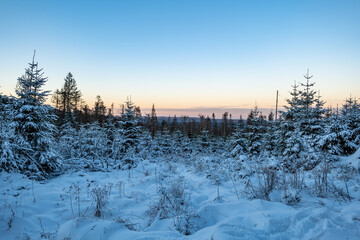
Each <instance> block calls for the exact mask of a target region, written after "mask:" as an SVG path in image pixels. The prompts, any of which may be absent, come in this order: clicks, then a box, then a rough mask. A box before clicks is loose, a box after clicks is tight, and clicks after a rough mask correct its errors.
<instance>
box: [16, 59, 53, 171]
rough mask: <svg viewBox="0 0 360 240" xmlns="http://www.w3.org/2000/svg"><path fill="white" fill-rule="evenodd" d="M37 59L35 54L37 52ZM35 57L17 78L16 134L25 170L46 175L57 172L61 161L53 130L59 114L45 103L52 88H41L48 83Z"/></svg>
mask: <svg viewBox="0 0 360 240" xmlns="http://www.w3.org/2000/svg"><path fill="white" fill-rule="evenodd" d="M34 58H35V54H34ZM34 58H33V60H32V62H31V63H29V68H27V69H25V74H24V75H23V76H22V77H19V78H18V83H17V87H16V90H15V91H16V94H17V95H18V97H19V98H18V99H17V101H16V102H15V116H14V124H15V134H16V136H17V137H18V139H19V144H20V145H21V148H22V149H21V155H22V157H23V161H24V165H23V166H22V167H23V169H24V170H27V171H28V172H27V174H28V175H30V174H32V173H35V174H40V175H42V176H47V175H48V174H50V173H52V172H54V171H57V170H58V167H59V161H58V158H57V154H56V152H54V149H53V146H54V137H53V135H54V133H55V131H56V127H55V125H54V121H55V120H56V116H55V115H54V114H53V109H52V107H50V106H49V105H45V101H46V97H47V96H48V95H49V91H44V90H42V87H43V86H44V85H45V83H46V82H47V78H46V77H44V76H43V72H42V69H39V68H38V63H35V61H34Z"/></svg>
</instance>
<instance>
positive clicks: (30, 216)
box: [0, 150, 360, 240]
mask: <svg viewBox="0 0 360 240" xmlns="http://www.w3.org/2000/svg"><path fill="white" fill-rule="evenodd" d="M358 156H359V150H358V151H357V152H356V153H355V154H354V155H352V156H351V157H348V159H347V161H350V160H351V159H352V160H354V159H355V160H357V163H358V158H357V159H356V157H358ZM352 160H351V161H352ZM155 173H156V174H155ZM180 179H182V180H181V181H180ZM179 182H183V186H184V190H185V193H186V194H187V193H188V194H189V195H186V196H190V197H189V198H188V199H189V201H188V202H189V204H190V207H191V208H192V209H193V210H194V211H195V215H196V217H195V218H194V226H193V233H192V234H191V235H188V236H187V235H183V234H181V233H180V232H179V231H177V230H176V223H177V218H176V217H170V218H168V219H159V218H156V219H155V220H154V221H153V222H152V223H151V225H150V226H149V225H148V224H149V217H148V216H147V215H146V211H147V210H148V209H149V207H150V206H152V205H153V204H154V203H156V202H157V200H158V199H159V195H158V192H157V189H158V188H159V187H160V185H163V186H166V187H169V186H171V184H176V183H179ZM106 184H112V188H111V193H110V198H109V202H108V204H107V205H106V206H105V207H104V210H103V216H102V217H95V216H94V213H95V203H94V201H93V198H92V195H91V189H93V188H94V187H95V186H104V185H106ZM76 185H78V186H79V187H80V193H79V196H80V202H78V201H77V195H76V193H75V192H74V191H73V189H74V188H72V190H71V191H70V190H69V189H70V188H69V187H70V186H76ZM236 185H237V187H238V189H239V191H240V192H241V191H242V190H243V188H244V184H242V183H240V182H236ZM218 187H219V193H220V199H219V198H218V193H217V190H218ZM349 188H350V191H351V195H352V196H353V197H354V199H353V200H352V201H351V202H350V201H348V202H339V201H335V200H331V199H322V198H316V197H313V196H310V195H306V194H305V193H304V194H303V195H302V196H301V199H302V200H301V203H299V204H297V205H293V206H288V205H286V204H284V203H282V202H280V200H281V198H282V196H281V194H282V193H281V192H277V191H274V192H272V193H271V194H270V199H271V200H272V202H270V201H265V200H260V199H254V200H249V199H248V198H247V197H246V196H245V195H241V198H240V200H238V199H237V196H236V193H235V192H234V186H233V183H232V182H231V181H230V180H223V181H221V183H220V184H219V185H216V184H214V183H213V181H212V180H211V179H209V178H206V176H205V175H204V173H202V172H198V171H196V169H195V168H194V167H193V166H191V165H186V164H184V163H183V162H180V161H179V162H177V163H174V162H169V161H165V160H159V161H152V162H150V161H143V162H142V164H139V166H138V167H137V168H134V169H132V170H109V172H70V173H67V174H63V175H61V176H59V177H57V178H53V179H49V180H46V181H42V182H38V181H32V180H29V179H27V178H26V177H24V176H23V175H20V174H15V173H5V172H1V173H0V202H1V203H2V205H1V208H0V210H1V211H0V236H1V239H26V237H27V236H29V237H30V239H61V240H63V239H89V240H90V239H141V240H145V239H146V240H148V239H199V240H201V239H204V240H205V239H213V240H216V239H360V204H359V200H360V194H359V192H358V190H357V188H359V185H358V183H357V185H356V184H351V185H349ZM69 192H72V193H73V194H69ZM70 199H71V201H72V208H71V205H70V202H71V201H70ZM78 203H80V205H78ZM79 206H80V217H79V208H78V207H79ZM71 209H72V210H71ZM12 211H13V214H12ZM12 215H13V220H12V222H11V219H12V217H11V216H12ZM8 224H11V228H9V225H8Z"/></svg>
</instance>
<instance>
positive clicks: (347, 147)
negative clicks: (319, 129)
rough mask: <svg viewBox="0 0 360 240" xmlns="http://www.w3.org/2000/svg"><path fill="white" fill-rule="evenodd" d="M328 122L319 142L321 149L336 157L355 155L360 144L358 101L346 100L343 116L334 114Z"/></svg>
mask: <svg viewBox="0 0 360 240" xmlns="http://www.w3.org/2000/svg"><path fill="white" fill-rule="evenodd" d="M328 122H329V123H328V124H327V125H326V127H325V129H324V132H325V134H324V135H323V136H321V138H320V140H319V146H320V147H321V149H322V150H325V151H327V152H329V153H330V154H334V155H349V154H352V153H354V152H355V151H356V149H358V147H359V143H360V137H359V135H360V105H359V104H357V102H356V100H354V99H353V98H351V97H350V98H349V99H346V100H345V104H344V105H343V107H342V109H341V114H334V115H333V116H332V117H330V118H329V119H328Z"/></svg>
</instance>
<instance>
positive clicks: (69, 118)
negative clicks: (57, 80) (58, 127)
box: [51, 72, 82, 124]
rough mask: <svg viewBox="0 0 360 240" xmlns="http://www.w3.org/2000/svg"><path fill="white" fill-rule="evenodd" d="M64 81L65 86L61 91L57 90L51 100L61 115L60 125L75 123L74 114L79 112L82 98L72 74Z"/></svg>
mask: <svg viewBox="0 0 360 240" xmlns="http://www.w3.org/2000/svg"><path fill="white" fill-rule="evenodd" d="M64 81H65V82H64V86H63V87H62V88H61V89H60V90H58V89H57V90H56V91H55V92H54V94H53V96H52V99H51V101H52V102H53V104H55V107H56V108H57V109H58V110H59V111H60V113H61V114H60V118H59V120H60V124H63V123H66V122H71V123H73V122H74V112H75V111H77V110H78V108H79V105H80V103H81V96H82V94H81V91H80V90H78V88H77V84H76V81H75V78H74V76H73V75H72V73H70V72H69V73H68V74H67V75H66V77H65V79H64Z"/></svg>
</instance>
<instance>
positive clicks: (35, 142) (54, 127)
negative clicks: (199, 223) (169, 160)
mask: <svg viewBox="0 0 360 240" xmlns="http://www.w3.org/2000/svg"><path fill="white" fill-rule="evenodd" d="M304 78H305V82H304V83H300V84H297V83H295V84H294V85H293V86H292V91H291V98H289V99H287V105H286V106H285V109H284V111H281V112H280V116H279V118H278V119H277V120H276V121H275V120H274V114H273V113H270V114H269V115H268V116H265V115H263V114H262V113H261V112H260V111H259V109H258V107H257V106H255V107H254V108H253V109H252V110H251V111H250V113H249V115H248V117H247V119H246V120H243V119H242V117H241V116H240V118H239V119H237V120H235V119H233V117H232V116H231V114H229V113H227V112H226V113H224V114H223V115H222V118H221V119H216V116H215V114H212V116H206V117H205V116H204V115H199V117H198V118H190V117H188V116H180V117H177V116H173V117H168V118H163V119H162V120H160V118H158V117H157V114H156V109H155V106H154V105H153V106H152V111H151V113H150V114H146V115H145V116H142V113H141V109H140V107H139V106H135V105H134V103H133V102H132V101H131V99H130V98H128V99H127V100H126V101H125V102H124V104H122V105H121V107H120V113H118V114H117V113H116V112H115V109H114V104H112V105H111V107H106V106H105V105H104V102H103V100H102V99H101V97H100V96H97V97H96V101H95V103H94V106H93V107H90V106H89V105H88V104H86V103H85V102H84V101H83V99H82V92H81V91H80V90H79V89H78V87H77V84H76V80H75V78H74V76H73V75H72V74H71V73H68V74H67V75H66V77H65V79H64V84H63V86H62V87H61V88H60V89H57V90H55V91H54V93H53V94H52V96H51V102H52V106H50V105H47V104H46V103H45V102H46V99H47V97H49V96H50V92H49V91H46V90H43V87H44V86H45V83H46V82H47V78H46V77H44V73H43V70H42V69H41V68H39V66H38V63H37V62H35V59H34V58H33V59H32V62H31V63H29V67H28V68H26V69H25V73H24V74H23V75H22V76H21V77H19V78H18V79H17V85H16V91H15V92H16V95H17V97H13V96H5V95H3V94H0V118H1V125H0V127H1V134H0V145H1V148H0V167H1V169H2V170H5V171H18V172H22V173H24V174H26V175H28V176H32V177H34V178H37V179H41V178H44V177H49V176H52V175H54V174H56V173H61V172H62V171H64V169H66V168H72V167H75V166H77V167H82V168H89V169H93V170H95V169H106V168H110V167H111V168H131V167H133V166H134V165H136V164H137V162H138V159H144V158H156V157H159V156H165V155H169V154H174V155H176V154H177V155H186V154H198V153H201V154H223V155H224V156H230V157H233V158H237V157H239V156H240V155H246V156H248V157H249V158H250V159H252V158H253V159H258V158H261V157H263V158H264V157H266V156H274V157H276V158H277V159H278V161H277V162H278V165H277V167H281V168H283V169H286V170H287V171H289V172H294V171H297V170H298V169H300V168H301V169H312V168H314V166H316V165H317V164H318V163H319V162H320V161H321V159H322V158H323V157H324V156H326V157H328V158H332V159H333V158H334V156H338V155H348V154H351V153H353V152H354V151H355V150H356V149H357V148H358V147H359V145H360V137H359V136H360V105H359V103H358V102H357V99H355V98H352V97H350V98H348V99H346V100H345V103H344V104H343V106H342V107H341V108H340V109H331V108H325V107H324V104H325V103H324V101H323V100H322V98H321V96H320V94H319V93H318V92H316V91H314V90H313V87H314V84H315V83H313V82H311V79H312V76H311V75H310V74H309V72H307V73H306V74H305V75H304Z"/></svg>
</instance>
